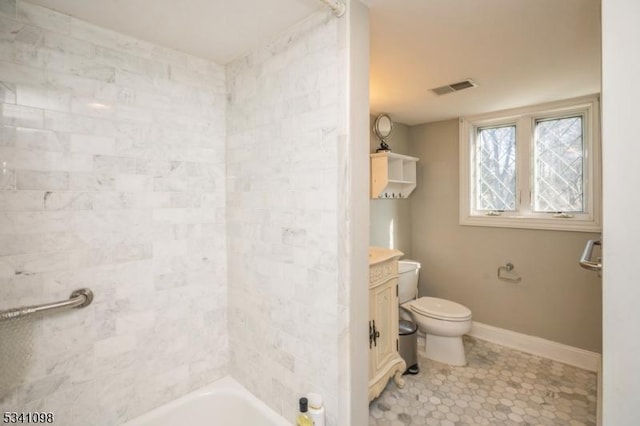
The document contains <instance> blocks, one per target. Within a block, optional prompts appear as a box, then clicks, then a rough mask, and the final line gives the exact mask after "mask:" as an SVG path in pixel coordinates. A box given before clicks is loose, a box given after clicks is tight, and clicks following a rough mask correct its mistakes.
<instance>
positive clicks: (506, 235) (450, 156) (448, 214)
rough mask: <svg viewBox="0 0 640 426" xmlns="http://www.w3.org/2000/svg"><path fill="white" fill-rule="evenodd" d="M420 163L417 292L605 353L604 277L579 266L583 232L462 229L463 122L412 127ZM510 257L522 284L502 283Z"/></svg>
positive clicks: (499, 323)
mask: <svg viewBox="0 0 640 426" xmlns="http://www.w3.org/2000/svg"><path fill="white" fill-rule="evenodd" d="M409 140H410V147H411V150H410V151H409V154H410V155H414V156H416V157H419V158H420V161H419V162H418V186H417V188H416V190H415V191H414V193H413V194H412V196H411V199H410V201H411V233H412V237H411V256H412V257H413V258H414V259H416V260H419V261H420V262H422V269H421V271H420V294H421V295H428V296H437V297H443V298H446V299H450V300H453V301H456V302H460V303H463V304H464V305H466V306H468V307H469V308H470V309H471V310H472V312H473V318H474V320H475V321H479V322H482V323H485V324H489V325H492V326H495V327H500V328H505V329H509V330H513V331H517V332H520V333H525V334H530V335H534V336H538V337H542V338H545V339H549V340H552V341H555V342H560V343H564V344H567V345H570V346H575V347H579V348H583V349H587V350H591V351H596V352H600V351H601V344H602V328H601V318H602V308H601V306H602V297H601V282H600V279H599V278H598V277H597V275H596V274H595V273H593V272H588V271H586V270H584V269H581V268H580V267H579V266H578V258H579V256H580V254H581V253H582V249H583V248H584V244H585V242H586V241H587V240H588V239H592V238H596V237H597V235H595V234H589V233H582V232H560V231H539V230H524V229H506V228H487V227H470V226H460V225H459V224H458V192H459V190H458V181H459V178H458V120H449V121H443V122H438V123H430V124H424V125H421V126H415V127H411V128H409ZM508 261H510V262H512V263H513V264H514V265H515V271H516V272H517V273H518V274H519V275H520V276H521V277H522V281H521V282H520V283H517V284H516V283H511V282H506V281H502V280H499V279H498V278H497V276H496V271H497V268H498V267H499V266H501V265H504V264H506V263H507V262H508Z"/></svg>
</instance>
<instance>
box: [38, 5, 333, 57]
mask: <svg viewBox="0 0 640 426" xmlns="http://www.w3.org/2000/svg"><path fill="white" fill-rule="evenodd" d="M28 1H29V2H31V3H35V4H39V5H41V6H45V7H48V8H50V9H54V10H57V11H59V12H62V13H65V14H68V15H71V16H75V17H77V18H80V19H83V20H85V21H88V22H91V23H93V24H96V25H100V26H102V27H105V28H109V29H112V30H114V31H117V32H120V33H123V34H128V35H131V36H134V37H137V38H140V39H142V40H147V41H150V42H153V43H156V44H159V45H161V46H166V47H171V48H173V49H176V50H180V51H182V52H187V53H191V54H193V55H196V56H199V57H202V58H206V59H209V60H212V61H214V62H217V63H219V64H226V63H228V62H230V61H231V60H233V59H234V58H236V57H238V56H239V55H242V54H243V53H246V52H249V51H250V50H251V49H253V48H255V47H257V46H259V45H261V44H264V42H265V41H267V40H271V39H273V38H274V37H276V36H277V35H278V34H279V33H281V32H283V31H284V30H285V29H286V28H288V27H290V26H292V25H293V24H295V23H296V22H298V21H300V20H302V19H304V18H305V17H307V16H309V15H310V14H311V13H313V12H315V11H316V10H319V9H321V8H323V7H324V6H323V5H322V3H320V2H319V1H318V0H28Z"/></svg>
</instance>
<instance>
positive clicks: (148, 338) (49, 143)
mask: <svg viewBox="0 0 640 426" xmlns="http://www.w3.org/2000/svg"><path fill="white" fill-rule="evenodd" d="M225 90H226V87H225V70H224V68H223V67H221V66H218V65H215V64H212V63H209V62H206V61H203V60H200V59H197V58H194V57H190V56H188V55H185V54H182V53H179V52H176V51H172V50H170V49H166V48H163V47H158V46H155V45H152V44H149V43H146V42H142V41H139V40H135V39H133V38H129V37H125V36H123V35H119V34H117V33H114V32H111V31H107V30H104V29H101V28H99V27H96V26H93V25H90V24H87V23H85V22H82V21H80V20H77V19H74V18H71V17H69V16H66V15H62V14H59V13H56V12H53V11H50V10H48V9H44V8H41V7H38V6H34V5H31V4H29V3H26V2H23V1H20V0H18V1H16V0H0V120H1V122H0V124H1V127H0V157H1V158H0V167H1V170H0V185H1V187H0V309H4V308H8V307H11V306H13V305H21V304H31V303H39V302H43V301H53V300H57V299H65V298H67V297H68V296H69V294H70V292H71V291H72V290H73V289H76V288H79V287H83V286H88V287H91V288H92V289H93V290H94V292H95V301H94V303H93V304H92V305H91V306H90V307H88V308H85V309H83V310H77V311H73V312H71V311H69V312H65V313H60V314H55V315H50V316H47V317H46V318H40V319H35V320H32V321H24V322H20V323H17V322H12V323H8V324H7V323H4V324H1V325H0V334H1V335H0V338H1V341H0V357H2V358H1V359H0V392H1V393H0V411H5V410H11V411H16V410H17V411H27V410H28V411H53V412H54V413H55V416H56V424H61V425H83V426H85V425H114V424H120V423H122V421H124V420H125V419H127V418H130V417H132V416H135V415H137V414H140V413H141V412H144V411H146V410H149V409H151V408H153V407H154V406H157V405H159V404H161V403H164V402H166V401H168V400H171V399H174V398H175V397H176V396H178V395H181V394H184V393H186V392H188V391H189V390H191V389H194V388H197V387H200V386H202V385H204V384H206V383H209V382H211V381H212V380H215V379H216V378H218V377H220V376H222V375H224V374H226V373H227V367H228V337H227V324H226V304H227V300H226V299H227V276H226V223H225V220H226V217H225V210H226V200H225V191H226V184H225V179H226V178H225V137H226V136H225V132H226V130H225V126H226V123H225V110H226V93H225ZM287 238H288V239H291V240H292V241H297V240H299V239H300V238H304V235H300V234H299V233H297V232H296V231H295V230H293V231H291V233H290V234H289V235H288V236H287ZM27 360H28V361H27Z"/></svg>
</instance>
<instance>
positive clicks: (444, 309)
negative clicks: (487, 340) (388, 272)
mask: <svg viewBox="0 0 640 426" xmlns="http://www.w3.org/2000/svg"><path fill="white" fill-rule="evenodd" d="M398 268H399V272H400V279H399V283H398V298H399V302H400V308H401V309H400V317H401V318H403V319H411V320H412V321H413V322H415V323H416V324H417V325H418V329H419V330H420V331H422V332H423V333H425V334H426V355H427V358H429V359H432V360H434V361H438V362H442V363H445V364H449V365H458V366H460V365H466V364H467V358H466V357H465V354H464V346H463V344H462V335H463V334H465V333H468V332H469V330H471V310H469V308H467V307H466V306H463V305H461V304H459V303H455V302H452V301H450V300H446V299H438V298H436V297H420V298H418V297H417V296H418V273H419V272H420V263H419V262H416V261H415V260H400V261H399V262H398ZM407 317H409V318H407Z"/></svg>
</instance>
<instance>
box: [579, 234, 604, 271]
mask: <svg viewBox="0 0 640 426" xmlns="http://www.w3.org/2000/svg"><path fill="white" fill-rule="evenodd" d="M593 246H602V240H589V241H587V245H586V246H585V247H584V251H583V252H582V257H581V258H580V266H582V267H583V268H584V269H588V270H590V271H598V272H599V271H602V263H598V262H593V261H592V260H591V256H592V252H593Z"/></svg>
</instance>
